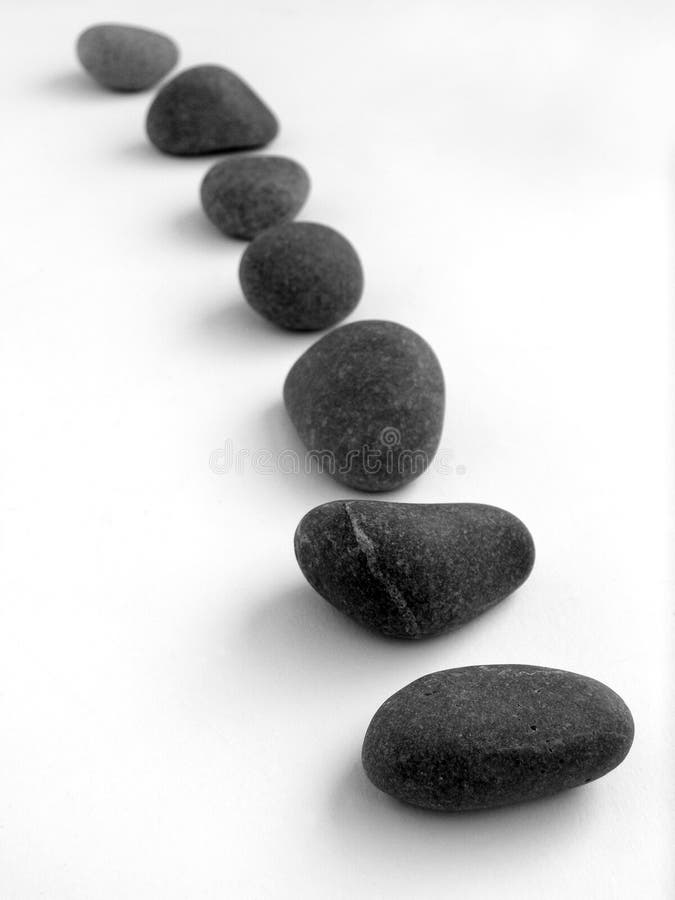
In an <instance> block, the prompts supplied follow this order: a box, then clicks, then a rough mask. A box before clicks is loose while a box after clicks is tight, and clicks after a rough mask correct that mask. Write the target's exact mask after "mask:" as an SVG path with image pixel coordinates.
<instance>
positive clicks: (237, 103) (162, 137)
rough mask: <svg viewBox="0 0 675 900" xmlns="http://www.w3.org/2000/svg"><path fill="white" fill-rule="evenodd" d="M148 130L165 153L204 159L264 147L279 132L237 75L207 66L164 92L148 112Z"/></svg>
mask: <svg viewBox="0 0 675 900" xmlns="http://www.w3.org/2000/svg"><path fill="white" fill-rule="evenodd" d="M146 129H147V133H148V137H149V138H150V140H151V141H152V143H153V144H154V145H155V146H156V147H157V148H158V149H159V150H162V151H163V152H164V153H170V154H173V155H175V156H200V155H203V154H207V153H223V152H226V151H229V150H246V149H251V148H254V147H263V146H264V145H265V144H268V143H269V142H270V141H271V140H272V139H273V138H274V137H275V136H276V134H277V132H278V130H279V126H278V123H277V120H276V119H275V117H274V115H273V114H272V113H271V112H270V110H269V109H268V108H267V106H266V105H265V104H264V103H263V101H262V100H261V99H260V98H259V97H258V96H257V94H255V93H254V92H253V91H252V90H251V88H250V87H249V86H248V85H247V84H245V83H244V82H243V81H242V80H241V78H239V76H238V75H235V74H234V72H230V71H229V69H223V68H222V67H221V66H212V65H205V66H194V67H193V68H191V69H185V71H183V72H180V73H179V74H178V75H176V77H175V78H172V79H171V81H169V82H167V84H165V85H164V86H163V87H162V88H161V89H160V91H159V93H158V94H157V96H156V97H155V99H154V100H153V102H152V105H151V106H150V109H149V110H148V116H147V120H146Z"/></svg>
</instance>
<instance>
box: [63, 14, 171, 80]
mask: <svg viewBox="0 0 675 900" xmlns="http://www.w3.org/2000/svg"><path fill="white" fill-rule="evenodd" d="M76 49H77V56H78V58H79V60H80V62H81V63H82V66H83V67H84V68H85V69H86V71H87V72H88V73H89V74H90V75H91V76H92V78H94V79H95V80H96V81H98V83H99V84H101V85H103V87H106V88H110V90H113V91H143V90H146V88H149V87H152V86H153V84H157V82H158V81H159V80H160V79H162V78H164V76H165V75H166V74H167V73H168V72H170V71H171V69H173V67H174V66H175V65H176V63H177V62H178V48H177V47H176V45H175V43H174V42H173V41H172V40H171V38H168V37H166V36H165V35H163V34H159V33H158V32H156V31H148V30H147V29H146V28H135V27H133V26H131V25H112V24H105V25H92V26H91V28H87V30H86V31H83V32H82V34H81V35H80V37H79V38H78V40H77V48H76Z"/></svg>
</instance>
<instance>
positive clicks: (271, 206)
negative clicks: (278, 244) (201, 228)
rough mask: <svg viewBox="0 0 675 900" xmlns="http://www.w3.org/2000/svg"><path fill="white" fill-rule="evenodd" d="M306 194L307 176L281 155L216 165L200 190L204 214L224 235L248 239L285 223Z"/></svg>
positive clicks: (300, 167) (238, 159) (297, 164)
mask: <svg viewBox="0 0 675 900" xmlns="http://www.w3.org/2000/svg"><path fill="white" fill-rule="evenodd" d="M308 194H309V176H308V174H307V172H306V171H305V170H304V169H303V167H302V166H301V165H300V164H299V163H296V162H294V161H293V160H292V159H287V158H286V157H284V156H234V157H230V158H229V159H224V160H222V161H221V162H217V163H216V164H215V166H213V167H212V168H211V169H209V171H208V172H207V173H206V176H205V177H204V180H203V181H202V186H201V200H202V206H203V207H204V212H205V213H206V215H207V216H208V217H209V219H210V220H211V221H212V222H213V224H214V225H215V226H216V228H218V229H219V230H220V231H222V232H223V234H226V235H227V236H228V237H233V238H243V239H244V240H250V239H251V238H254V237H255V236H256V235H257V234H260V232H261V231H264V230H265V229H266V228H271V227H272V226H273V225H280V224H281V223H282V222H289V221H290V220H291V219H293V218H295V216H296V215H297V214H298V213H299V212H300V209H301V208H302V206H303V204H304V203H305V200H306V199H307V196H308Z"/></svg>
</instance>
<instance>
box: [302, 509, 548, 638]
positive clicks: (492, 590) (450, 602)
mask: <svg viewBox="0 0 675 900" xmlns="http://www.w3.org/2000/svg"><path fill="white" fill-rule="evenodd" d="M295 556H296V559H297V561H298V564H299V566H300V568H301V570H302V573H303V574H304V576H305V578H306V579H307V581H308V582H309V583H310V584H311V585H312V587H313V588H314V589H315V590H316V591H317V592H318V593H319V594H321V596H322V597H323V598H324V599H326V600H328V602H329V603H331V604H332V605H333V606H335V607H336V608H337V609H339V610H341V611H342V612H344V613H346V614H347V615H348V616H351V617H352V618H353V619H355V620H356V621H357V622H359V623H360V624H361V625H364V626H366V627H367V628H370V629H372V630H374V631H378V632H380V633H381V634H384V635H387V636H388V637H396V638H409V639H417V638H424V637H429V636H430V635H436V634H439V633H441V632H444V631H449V630H451V629H454V628H458V627H459V626H460V625H463V624H464V623H465V622H468V621H469V620H470V619H473V618H474V617H475V616H477V615H479V614H480V613H482V612H484V611H485V610H486V609H488V608H489V607H491V606H494V605H495V604H496V603H499V601H500V600H503V599H504V598H505V597H507V596H508V595H509V594H511V593H512V592H513V591H515V590H516V589H517V588H518V587H520V585H521V584H523V582H524V581H525V580H526V578H527V577H528V575H529V574H530V572H531V571H532V566H533V565H534V542H533V540H532V536H531V535H530V532H529V531H528V530H527V528H526V527H525V525H523V523H522V522H521V521H520V519H517V518H516V517H515V516H513V515H511V513H509V512H506V511H505V510H503V509H498V508H497V507H495V506H485V505H483V504H481V503H390V502H383V501H380V500H334V501H332V502H330V503H324V504H322V505H321V506H317V507H315V508H314V509H312V510H310V512H308V513H307V515H306V516H305V517H304V518H303V519H302V521H301V522H300V524H299V525H298V527H297V530H296V532H295Z"/></svg>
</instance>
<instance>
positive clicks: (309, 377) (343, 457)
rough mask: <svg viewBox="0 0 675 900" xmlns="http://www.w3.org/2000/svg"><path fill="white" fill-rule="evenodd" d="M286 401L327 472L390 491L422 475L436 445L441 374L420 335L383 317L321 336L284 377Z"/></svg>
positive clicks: (312, 456) (316, 464) (313, 460)
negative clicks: (382, 319)
mask: <svg viewBox="0 0 675 900" xmlns="http://www.w3.org/2000/svg"><path fill="white" fill-rule="evenodd" d="M284 402H285V404H286V409H287V410H288V414H289V416H290V418H291V421H292V422H293V424H294V425H295V427H296V429H297V431H298V434H299V435H300V437H301V439H302V441H303V443H304V444H305V446H306V447H307V449H308V450H309V451H310V452H309V454H308V455H307V457H306V459H305V466H306V467H310V466H311V467H313V468H317V469H322V470H323V471H325V472H327V473H328V474H331V475H333V476H334V477H335V478H337V479H338V481H341V482H342V483H343V484H347V485H349V486H350V487H353V488H357V489H358V490H362V491H388V490H392V489H394V488H397V487H400V486H401V485H403V484H406V483H407V482H409V481H411V480H412V479H413V478H416V477H417V476H418V475H420V474H421V473H422V472H423V471H424V470H425V469H426V468H427V467H428V466H429V464H430V463H431V461H432V459H433V457H434V454H435V453H436V450H437V448H438V443H439V441H440V437H441V430H442V427H443V415H444V411H445V386H444V382H443V372H442V371H441V367H440V364H439V362H438V359H437V358H436V355H435V354H434V352H433V350H432V349H431V347H430V346H429V345H428V344H427V342H426V341H424V340H423V339H422V338H421V337H420V336H419V335H418V334H416V333H415V332H414V331H411V330H410V329H409V328H405V327H404V326H403V325H398V324H397V323H396V322H385V321H381V320H377V319H372V320H366V321H363V322H352V323H350V324H349V325H343V326H342V327H340V328H336V329H335V330H334V331H332V332H330V334H327V335H326V336H325V337H322V338H321V340H319V341H317V342H316V343H315V344H313V345H312V346H311V347H310V348H309V350H307V351H306V352H305V353H303V355H302V356H301V357H300V358H299V359H298V360H297V362H296V363H295V365H294V366H293V368H292V369H291V371H290V372H289V373H288V375H287V377H286V382H285V384H284Z"/></svg>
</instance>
